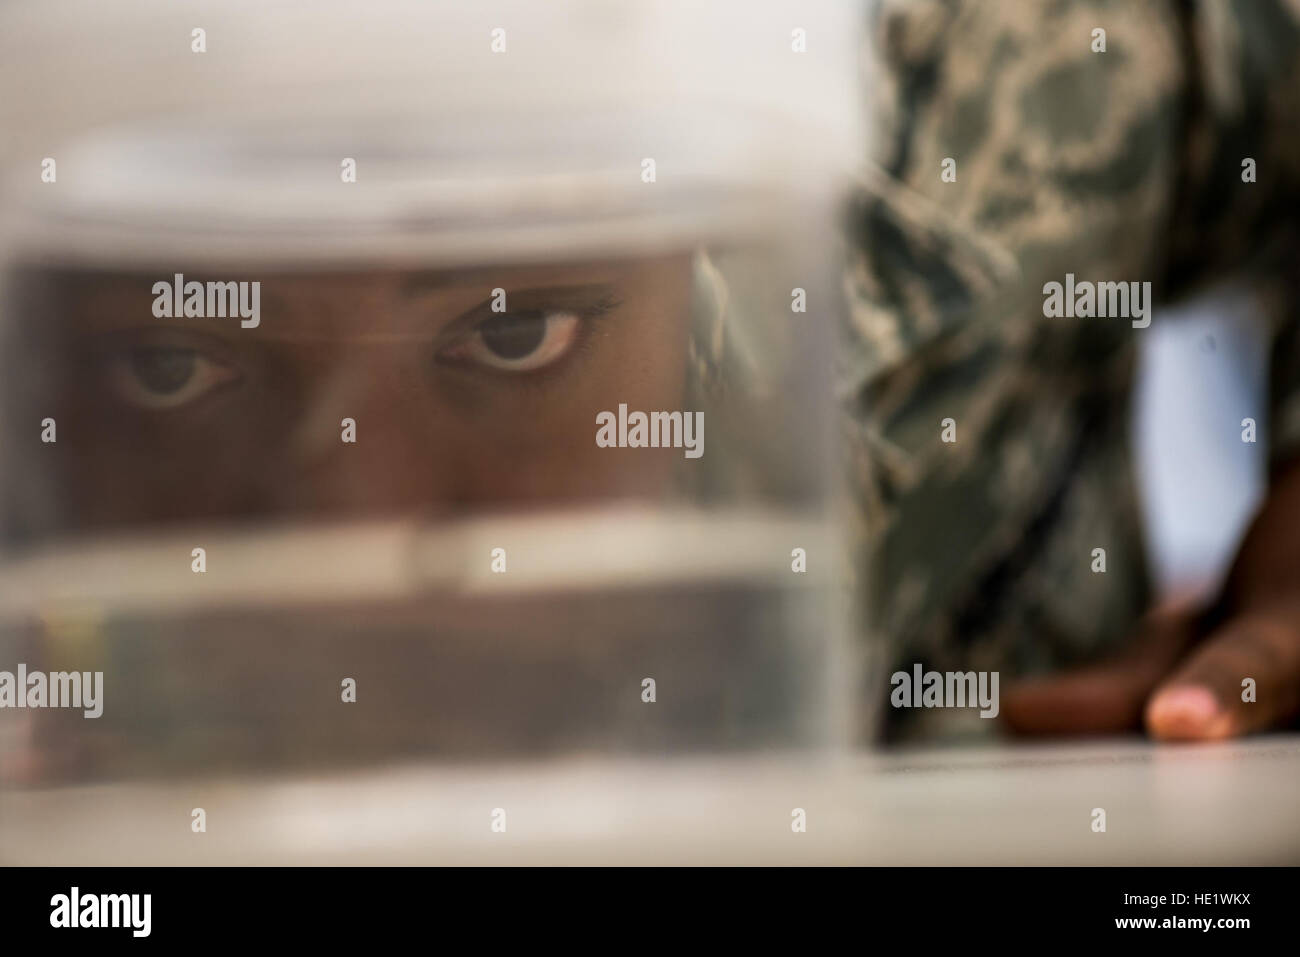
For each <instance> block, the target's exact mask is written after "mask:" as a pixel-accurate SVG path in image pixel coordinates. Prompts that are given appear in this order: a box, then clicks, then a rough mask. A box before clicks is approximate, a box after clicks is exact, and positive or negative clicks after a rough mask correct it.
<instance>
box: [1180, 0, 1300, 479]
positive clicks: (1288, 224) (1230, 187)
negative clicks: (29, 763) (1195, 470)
mask: <svg viewBox="0 0 1300 957" xmlns="http://www.w3.org/2000/svg"><path fill="white" fill-rule="evenodd" d="M1194 9H1195V10H1196V16H1195V17H1193V18H1191V19H1190V20H1189V21H1188V25H1187V30H1188V50H1189V62H1190V63H1191V64H1192V66H1193V69H1194V70H1195V71H1196V77H1197V79H1198V80H1199V82H1198V83H1197V84H1196V85H1195V86H1194V88H1193V89H1192V91H1191V93H1192V95H1191V102H1190V103H1189V116H1190V121H1189V124H1188V133H1187V137H1186V139H1187V146H1186V148H1185V150H1184V153H1185V168H1184V171H1183V180H1184V183H1183V189H1182V194H1183V196H1184V197H1185V200H1184V201H1183V202H1180V204H1179V206H1178V213H1179V215H1178V218H1177V219H1176V220H1175V222H1174V223H1173V226H1172V228H1171V230H1170V237H1171V238H1170V242H1171V247H1172V250H1173V255H1172V256H1171V260H1170V281H1171V284H1172V285H1174V286H1175V287H1180V286H1183V285H1190V284H1191V283H1193V282H1195V281H1196V280H1197V279H1198V278H1201V277H1205V276H1208V277H1211V278H1213V277H1214V276H1216V275H1219V274H1221V273H1222V272H1223V271H1225V270H1228V269H1239V270H1243V271H1245V272H1246V273H1247V275H1248V276H1250V277H1251V278H1252V279H1253V280H1254V281H1255V283H1256V285H1257V287H1258V289H1259V296H1258V300H1259V302H1260V304H1261V306H1262V311H1263V312H1264V314H1265V316H1266V317H1267V318H1268V320H1269V324H1270V326H1271V328H1272V330H1273V333H1274V338H1273V342H1272V362H1271V369H1270V395H1269V399H1270V402H1269V419H1270V426H1269V436H1270V453H1271V457H1272V460H1273V463H1274V465H1278V464H1281V463H1282V462H1283V461H1285V460H1288V459H1291V458H1293V457H1294V456H1295V455H1296V454H1297V453H1300V282H1297V276H1300V223H1298V219H1300V214H1298V213H1297V210H1300V135H1297V134H1298V131H1300V0H1234V2H1223V3H1206V4H1198V5H1197V6H1196V7H1195V8H1194Z"/></svg>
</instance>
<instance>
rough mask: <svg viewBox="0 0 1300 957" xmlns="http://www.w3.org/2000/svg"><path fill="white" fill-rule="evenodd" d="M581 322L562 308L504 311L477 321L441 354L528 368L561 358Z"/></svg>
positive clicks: (508, 367)
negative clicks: (521, 311) (505, 312)
mask: <svg viewBox="0 0 1300 957" xmlns="http://www.w3.org/2000/svg"><path fill="white" fill-rule="evenodd" d="M581 322H582V319H581V318H580V317H579V316H578V315H577V314H576V313H573V312H564V311H553V312H544V313H532V314H529V313H524V314H518V315H503V316H501V317H499V318H493V319H488V320H486V321H484V322H481V323H479V325H478V326H477V327H476V328H475V329H474V330H473V331H472V332H471V333H470V334H469V335H468V336H466V337H465V338H464V339H462V340H460V341H459V342H457V343H455V344H454V345H453V346H451V347H450V348H449V349H446V350H444V351H443V352H442V353H440V358H443V359H452V360H457V361H463V362H473V363H476V364H478V365H483V366H487V367H488V368H491V369H499V370H501V371H503V372H530V371H532V370H533V369H540V368H542V367H543V366H548V365H550V364H551V363H553V362H556V361H558V360H560V359H561V358H563V357H564V356H565V355H566V354H567V353H568V352H569V350H570V349H571V348H573V344H574V343H575V342H576V341H577V339H578V332H579V328H580V325H581Z"/></svg>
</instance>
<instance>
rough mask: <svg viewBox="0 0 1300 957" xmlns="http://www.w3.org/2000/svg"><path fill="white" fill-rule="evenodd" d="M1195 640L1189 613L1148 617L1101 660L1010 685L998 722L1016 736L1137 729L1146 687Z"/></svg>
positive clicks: (1146, 690)
mask: <svg viewBox="0 0 1300 957" xmlns="http://www.w3.org/2000/svg"><path fill="white" fill-rule="evenodd" d="M1194 638H1195V625H1194V620H1193V618H1192V616H1191V615H1190V614H1185V613H1181V612H1179V613H1160V614H1156V615H1153V616H1151V617H1150V618H1148V619H1147V620H1146V621H1145V622H1144V624H1143V627H1142V630H1141V632H1140V633H1139V635H1138V637H1137V639H1136V641H1135V642H1134V644H1133V645H1131V646H1130V647H1129V648H1127V649H1126V650H1125V651H1124V652H1122V653H1121V654H1119V655H1117V656H1115V657H1112V658H1111V659H1110V660H1108V661H1106V662H1103V663H1101V664H1098V665H1094V666H1091V667H1088V668H1083V669H1080V670H1078V671H1073V672H1069V673H1066V674H1062V675H1052V676H1050V677H1045V678H1034V679H1028V680H1025V681H1020V682H1017V683H1015V684H1013V685H1011V686H1010V687H1009V688H1008V689H1007V690H1006V691H1005V692H1004V693H1003V694H1002V701H1001V718H1002V721H1003V723H1004V725H1005V726H1006V727H1008V728H1010V730H1012V731H1013V732H1015V733H1017V734H1056V735H1068V734H1115V733H1118V732H1122V731H1136V730H1138V729H1139V728H1141V727H1142V708H1143V705H1144V704H1145V703H1146V700H1147V698H1148V696H1149V695H1150V694H1151V691H1152V690H1153V689H1154V688H1155V687H1156V686H1157V685H1158V684H1159V683H1160V680H1161V679H1162V678H1163V677H1164V676H1165V675H1167V674H1168V673H1169V670H1170V669H1171V668H1173V667H1174V665H1175V663H1176V662H1177V661H1178V659H1179V657H1180V656H1182V655H1183V654H1184V653H1185V651H1186V649H1187V648H1188V647H1189V646H1190V645H1191V643H1192V641H1193V640H1194Z"/></svg>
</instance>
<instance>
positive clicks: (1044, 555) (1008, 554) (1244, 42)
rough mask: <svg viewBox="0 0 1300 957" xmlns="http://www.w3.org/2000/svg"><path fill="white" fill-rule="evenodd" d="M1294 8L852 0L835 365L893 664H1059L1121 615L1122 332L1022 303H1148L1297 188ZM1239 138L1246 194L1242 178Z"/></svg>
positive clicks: (1125, 477) (1126, 581)
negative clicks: (1109, 285)
mask: <svg viewBox="0 0 1300 957" xmlns="http://www.w3.org/2000/svg"><path fill="white" fill-rule="evenodd" d="M1298 6H1300V0H1239V2H1223V3H1208V4H1204V5H1192V4H1183V3H1178V2H1175V0H1168V2H1152V3H1113V2H1106V0H1003V2H999V3H983V2H974V0H972V2H965V0H878V2H876V3H874V4H873V5H872V7H871V9H870V13H869V23H868V31H867V49H866V51H865V52H866V61H867V64H868V65H867V67H866V75H865V86H866V89H867V93H868V97H869V106H868V109H869V111H870V114H871V124H870V128H871V133H872V163H871V164H870V166H869V168H868V169H867V170H866V171H865V172H864V175H863V177H862V183H861V187H860V189H859V191H858V193H857V195H856V197H855V201H854V203H853V205H852V208H851V210H850V216H849V230H850V235H851V239H852V245H851V251H852V255H851V260H850V267H849V269H848V271H847V274H846V278H845V287H846V293H847V296H848V299H849V302H850V314H849V322H848V329H847V335H846V341H845V344H844V351H843V358H842V368H841V370H840V376H841V379H840V381H841V384H842V390H843V395H844V399H845V401H846V403H847V408H848V411H849V413H850V414H849V416H848V418H847V425H846V427H847V428H848V429H849V430H850V432H851V438H852V440H853V441H852V447H853V450H854V451H853V454H852V459H851V463H850V470H851V478H852V481H853V483H854V484H855V486H856V489H855V490H856V492H857V499H858V501H859V502H861V503H864V513H865V514H864V515H863V516H862V517H861V519H860V521H861V523H862V527H863V542H864V545H863V554H862V558H863V565H864V566H865V567H866V569H867V571H866V572H865V575H866V582H867V586H866V589H865V591H866V604H867V612H866V614H867V628H868V630H870V631H873V632H877V633H880V632H883V633H884V634H885V635H887V636H888V639H889V640H890V642H891V643H892V644H894V645H895V646H896V647H899V648H901V649H905V653H906V654H910V655H913V656H914V657H913V658H912V660H927V661H933V662H936V663H937V662H939V661H949V662H952V663H953V664H954V665H958V664H961V663H966V662H968V661H970V660H985V661H990V662H991V661H998V662H1000V663H1002V664H1006V662H1007V660H1008V659H1011V660H1014V661H1015V662H1017V663H1018V664H1019V665H1021V666H1023V667H1026V668H1037V667H1045V666H1048V665H1060V664H1062V663H1065V662H1068V661H1070V660H1076V659H1079V658H1080V657H1083V656H1085V655H1086V654H1088V653H1090V652H1091V651H1095V650H1096V649H1097V648H1098V647H1099V646H1102V645H1105V644H1107V643H1108V642H1111V641H1114V640H1117V639H1119V638H1122V637H1123V635H1124V634H1125V633H1126V631H1127V628H1128V626H1129V625H1130V624H1131V623H1132V621H1133V619H1134V618H1135V617H1136V615H1137V614H1139V613H1140V612H1141V611H1142V609H1143V607H1144V605H1145V603H1146V601H1147V599H1148V593H1147V588H1146V581H1145V577H1144V571H1143V566H1142V547H1141V541H1140V539H1139V537H1138V532H1137V531H1136V529H1137V528H1138V525H1139V522H1138V512H1137V504H1136V496H1135V493H1134V488H1133V482H1132V478H1131V475H1132V463H1131V462H1130V461H1129V459H1128V453H1127V448H1126V441H1127V421H1128V409H1129V394H1130V389H1131V381H1132V374H1133V369H1134V352H1135V344H1136V341H1137V339H1136V336H1138V335H1140V334H1141V330H1140V329H1135V328H1133V327H1132V326H1131V325H1130V323H1127V322H1114V321H1104V320H1103V321H1098V320H1092V321H1088V320H1080V321H1070V320H1064V319H1045V318H1044V311H1043V285H1044V283H1045V282H1048V281H1061V280H1063V279H1064V277H1065V276H1066V274H1068V273H1073V274H1076V275H1078V276H1079V277H1080V278H1084V277H1087V278H1091V279H1098V280H1114V281H1129V282H1134V281H1150V282H1151V283H1152V284H1153V286H1154V288H1155V291H1156V294H1157V296H1158V297H1161V296H1163V297H1169V296H1172V295H1175V294H1177V293H1179V292H1180V291H1182V290H1184V289H1187V288H1189V287H1190V286H1192V285H1193V284H1194V283H1197V282H1201V281H1204V280H1207V279H1212V278H1214V277H1215V276H1216V275H1222V274H1223V273H1225V272H1226V271H1227V270H1229V269H1235V268H1240V267H1245V266H1247V265H1248V264H1249V263H1250V262H1251V260H1252V258H1253V257H1254V254H1255V253H1257V252H1260V250H1261V249H1262V248H1263V247H1264V246H1265V245H1268V244H1267V243H1266V242H1265V239H1266V237H1267V236H1268V235H1270V234H1272V233H1276V232H1278V231H1279V230H1280V229H1281V228H1282V227H1283V226H1284V224H1285V221H1286V219H1287V216H1288V211H1287V209H1286V207H1285V206H1279V205H1278V204H1277V198H1278V196H1279V195H1280V194H1281V192H1283V191H1285V190H1286V189H1291V188H1293V187H1294V183H1295V180H1296V178H1295V166H1296V156H1295V155H1294V154H1295V152H1296V150H1297V148H1298V147H1300V143H1297V141H1296V140H1295V137H1294V135H1293V133H1294V130H1295V129H1296V128H1297V127H1296V124H1295V119H1294V117H1295V110H1296V101H1297V99H1300V85H1298V84H1297V83H1296V82H1295V79H1294V77H1295V73H1294V69H1295V63H1296V56H1295V54H1294V51H1293V46H1294V38H1295V36H1296V23H1297V22H1300V12H1298V9H1297V8H1298ZM1265 54H1266V55H1265ZM1288 78H1290V86H1289V87H1286V86H1285V83H1286V82H1287V81H1288ZM1260 111H1264V112H1263V113H1261V112H1260ZM1288 116H1289V117H1291V120H1290V122H1289V123H1288V122H1286V117H1288ZM1245 143H1250V144H1251V149H1252V150H1253V151H1254V152H1253V153H1252V155H1253V156H1254V158H1255V159H1256V160H1257V164H1258V165H1257V168H1259V167H1263V168H1265V169H1266V170H1267V171H1268V174H1269V176H1270V177H1273V178H1271V179H1270V181H1269V183H1268V184H1264V182H1263V180H1262V179H1260V180H1259V181H1257V182H1255V183H1248V182H1245V181H1244V180H1243V177H1242V173H1243V166H1242V162H1241V161H1242V152H1243V149H1244V148H1245V147H1244V145H1243V144H1245ZM1262 185H1263V186H1266V188H1263V189H1261V188H1260V187H1261V186H1262ZM948 421H951V422H952V424H953V426H954V428H953V429H951V430H949V435H948V438H949V439H953V441H948V442H945V441H944V436H943V434H942V432H941V423H944V422H948ZM1094 547H1100V548H1105V549H1106V551H1107V554H1108V557H1109V565H1110V567H1109V571H1110V573H1111V574H1110V575H1097V574H1091V573H1090V567H1089V565H1090V555H1092V553H1093V549H1094ZM936 666H938V665H937V664H936Z"/></svg>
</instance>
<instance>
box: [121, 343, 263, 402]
mask: <svg viewBox="0 0 1300 957" xmlns="http://www.w3.org/2000/svg"><path fill="white" fill-rule="evenodd" d="M238 375H239V373H237V372H236V371H235V370H234V369H232V368H230V366H227V365H224V364H223V363H220V362H217V361H215V360H213V359H209V358H208V357H207V356H205V355H203V354H202V353H201V352H198V351H196V350H194V349H175V348H159V347H147V348H139V349H132V350H131V351H130V352H128V353H126V354H125V355H122V356H119V357H117V358H116V359H114V360H113V363H112V365H111V367H110V369H109V382H110V384H111V385H112V387H113V391H114V392H115V393H116V394H117V396H118V397H119V398H120V399H122V400H123V401H125V402H128V403H130V404H131V405H135V406H139V407H141V408H145V409H174V408H176V407H178V406H182V405H185V404H186V403H188V402H193V401H194V400H195V399H197V398H199V397H200V396H202V395H204V394H205V393H207V392H210V391H212V390H213V389H215V388H216V387H217V386H219V385H222V384H223V383H226V382H230V381H232V380H233V379H236V378H238Z"/></svg>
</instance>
